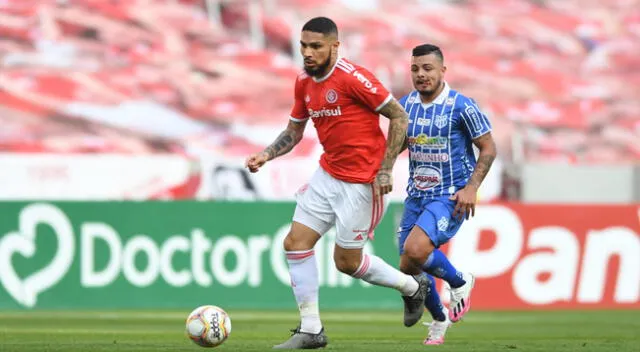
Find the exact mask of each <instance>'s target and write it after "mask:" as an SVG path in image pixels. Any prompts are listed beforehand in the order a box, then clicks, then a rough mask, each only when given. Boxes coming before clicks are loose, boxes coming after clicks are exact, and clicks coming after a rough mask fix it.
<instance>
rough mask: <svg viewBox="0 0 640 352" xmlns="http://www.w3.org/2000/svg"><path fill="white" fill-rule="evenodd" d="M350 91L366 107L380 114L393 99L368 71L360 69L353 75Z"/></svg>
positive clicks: (350, 81)
mask: <svg viewBox="0 0 640 352" xmlns="http://www.w3.org/2000/svg"><path fill="white" fill-rule="evenodd" d="M351 76H352V77H351V79H350V80H349V91H350V92H351V94H353V96H354V97H355V98H356V99H357V100H359V101H360V102H361V103H362V104H364V105H365V106H366V107H368V108H369V109H371V110H372V111H375V112H378V111H380V109H382V107H383V106H385V105H386V104H387V103H388V102H390V101H391V99H393V96H392V95H391V93H389V91H388V90H387V89H386V88H385V87H384V86H383V85H382V83H380V81H379V80H378V79H377V78H376V76H374V75H373V74H372V73H371V72H369V71H368V70H366V69H364V68H362V67H358V68H356V69H355V70H354V71H353V72H352V73H351Z"/></svg>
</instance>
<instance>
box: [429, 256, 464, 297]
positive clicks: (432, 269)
mask: <svg viewBox="0 0 640 352" xmlns="http://www.w3.org/2000/svg"><path fill="white" fill-rule="evenodd" d="M422 270H424V271H425V272H427V273H428V274H431V275H433V276H435V277H437V278H440V279H443V280H444V281H446V282H448V283H449V286H451V287H452V288H458V287H460V286H462V285H464V284H465V283H466V281H464V280H463V279H462V273H461V272H459V271H458V270H456V268H454V267H453V265H451V263H450V262H449V259H447V256H445V255H444V253H442V252H441V251H440V250H438V249H434V250H433V252H431V254H430V255H429V257H428V258H427V261H426V262H425V263H424V264H423V265H422Z"/></svg>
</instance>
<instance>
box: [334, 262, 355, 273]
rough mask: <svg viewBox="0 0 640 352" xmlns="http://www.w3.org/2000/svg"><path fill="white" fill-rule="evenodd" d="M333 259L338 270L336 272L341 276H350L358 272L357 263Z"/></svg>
mask: <svg viewBox="0 0 640 352" xmlns="http://www.w3.org/2000/svg"><path fill="white" fill-rule="evenodd" d="M334 259H335V263H336V269H338V271H339V272H341V273H343V274H347V275H352V274H353V273H355V272H356V271H357V270H358V267H359V266H360V262H359V261H355V260H349V259H346V258H341V259H338V258H334Z"/></svg>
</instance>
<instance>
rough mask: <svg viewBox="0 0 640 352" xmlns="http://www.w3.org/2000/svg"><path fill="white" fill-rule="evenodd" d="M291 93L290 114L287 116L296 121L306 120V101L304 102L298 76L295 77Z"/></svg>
mask: <svg viewBox="0 0 640 352" xmlns="http://www.w3.org/2000/svg"><path fill="white" fill-rule="evenodd" d="M293 95H294V100H293V108H291V116H290V117H289V118H290V119H291V120H293V121H296V122H302V121H305V120H307V119H308V118H309V116H307V108H306V103H305V102H304V89H303V85H302V82H301V78H300V76H298V77H297V78H296V84H295V87H294V93H293Z"/></svg>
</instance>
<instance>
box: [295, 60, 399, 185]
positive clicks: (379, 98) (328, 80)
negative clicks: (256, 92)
mask: <svg viewBox="0 0 640 352" xmlns="http://www.w3.org/2000/svg"><path fill="white" fill-rule="evenodd" d="M391 99H393V96H392V95H391V94H390V93H389V91H388V90H387V89H386V88H385V87H384V86H383V85H382V84H381V83H380V81H378V79H377V78H376V77H375V76H374V75H373V74H372V73H371V72H369V71H368V70H367V69H365V68H363V67H361V66H358V65H355V64H352V63H350V62H349V61H347V60H346V59H343V58H339V59H338V61H337V62H336V64H335V66H334V67H333V68H332V69H331V71H329V73H328V74H327V75H326V76H324V77H322V78H316V77H310V76H308V75H307V74H305V73H301V74H300V75H298V78H297V79H296V86H295V104H294V106H293V109H292V110H291V119H292V120H293V121H298V122H300V121H304V120H306V119H308V118H311V120H313V124H314V126H315V127H316V129H317V130H318V137H319V138H320V143H321V144H322V147H323V148H324V153H323V154H322V156H321V157H320V166H321V167H322V168H323V169H324V170H325V171H327V172H328V173H329V174H330V175H331V176H333V177H335V178H337V179H339V180H342V181H345V182H351V183H372V182H373V180H374V179H375V176H376V173H377V172H378V170H379V169H380V164H381V163H382V159H383V158H384V153H385V147H386V141H385V138H384V134H383V133H382V130H381V129H380V121H379V114H378V111H379V110H380V109H381V108H382V107H383V106H384V105H385V104H387V103H388V102H389V101H391Z"/></svg>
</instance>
